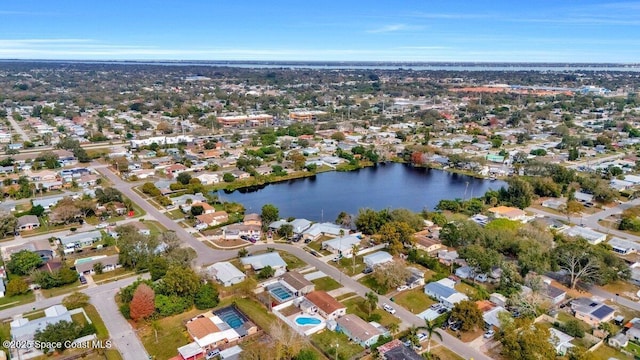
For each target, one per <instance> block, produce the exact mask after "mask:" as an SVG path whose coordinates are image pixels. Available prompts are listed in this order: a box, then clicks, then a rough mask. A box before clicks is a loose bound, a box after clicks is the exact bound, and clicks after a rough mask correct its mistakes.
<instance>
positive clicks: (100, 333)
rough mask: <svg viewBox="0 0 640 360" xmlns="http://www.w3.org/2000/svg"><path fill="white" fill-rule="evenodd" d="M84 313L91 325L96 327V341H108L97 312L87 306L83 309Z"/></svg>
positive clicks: (105, 330)
mask: <svg viewBox="0 0 640 360" xmlns="http://www.w3.org/2000/svg"><path fill="white" fill-rule="evenodd" d="M84 312H85V313H87V316H88V317H89V319H90V320H91V323H92V324H93V326H95V327H96V336H97V337H98V339H103V340H104V339H108V338H109V331H107V327H106V326H105V324H104V321H103V320H102V318H101V317H100V314H98V310H96V308H95V307H93V305H87V306H85V307H84Z"/></svg>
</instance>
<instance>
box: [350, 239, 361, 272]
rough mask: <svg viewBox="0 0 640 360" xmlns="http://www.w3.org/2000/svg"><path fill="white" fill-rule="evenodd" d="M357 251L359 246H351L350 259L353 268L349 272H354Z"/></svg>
mask: <svg viewBox="0 0 640 360" xmlns="http://www.w3.org/2000/svg"><path fill="white" fill-rule="evenodd" d="M358 250H360V245H358V244H353V245H351V257H352V258H353V268H352V270H351V271H355V269H356V254H357V253H358Z"/></svg>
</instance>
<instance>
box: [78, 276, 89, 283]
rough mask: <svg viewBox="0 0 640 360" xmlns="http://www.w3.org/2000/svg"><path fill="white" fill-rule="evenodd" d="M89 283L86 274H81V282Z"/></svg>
mask: <svg viewBox="0 0 640 360" xmlns="http://www.w3.org/2000/svg"><path fill="white" fill-rule="evenodd" d="M86 283H87V278H86V277H84V275H80V284H82V285H85V284H86Z"/></svg>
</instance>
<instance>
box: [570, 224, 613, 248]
mask: <svg viewBox="0 0 640 360" xmlns="http://www.w3.org/2000/svg"><path fill="white" fill-rule="evenodd" d="M564 234H565V235H567V236H571V237H580V238H583V239H585V240H587V242H588V243H589V244H591V245H597V244H600V243H601V242H603V241H605V240H606V239H607V235H606V234H603V233H600V232H597V231H595V230H593V229H591V228H588V227H582V226H573V227H570V228H569V229H567V230H565V231H564Z"/></svg>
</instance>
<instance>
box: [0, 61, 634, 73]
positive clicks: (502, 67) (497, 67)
mask: <svg viewBox="0 0 640 360" xmlns="http://www.w3.org/2000/svg"><path fill="white" fill-rule="evenodd" d="M3 62H14V63H19V62H24V63H54V64H73V63H77V64H114V65H155V66H214V67H218V66H221V67H236V68H247V69H314V70H322V69H326V70H398V69H402V70H416V71H424V70H432V71H540V72H567V71H599V72H602V71H621V72H640V64H570V63H562V64H556V63H539V64H536V63H395V62H388V63H384V62H325V63H323V62H302V61H300V62H295V61H294V62H287V61H283V62H276V61H246V62H243V61H187V60H185V61H134V60H131V61H106V60H105V61H95V60H36V59H34V60H18V59H15V60H13V59H12V60H7V59H5V60H0V63H3Z"/></svg>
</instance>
